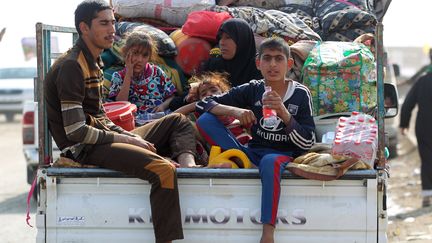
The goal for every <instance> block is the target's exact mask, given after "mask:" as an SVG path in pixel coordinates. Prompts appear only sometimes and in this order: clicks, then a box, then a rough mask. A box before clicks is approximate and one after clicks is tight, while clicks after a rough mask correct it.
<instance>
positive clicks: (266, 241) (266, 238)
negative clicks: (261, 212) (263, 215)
mask: <svg viewBox="0 0 432 243" xmlns="http://www.w3.org/2000/svg"><path fill="white" fill-rule="evenodd" d="M274 229H275V227H274V226H273V225H271V224H264V225H263V231H262V236H261V240H260V243H274Z"/></svg>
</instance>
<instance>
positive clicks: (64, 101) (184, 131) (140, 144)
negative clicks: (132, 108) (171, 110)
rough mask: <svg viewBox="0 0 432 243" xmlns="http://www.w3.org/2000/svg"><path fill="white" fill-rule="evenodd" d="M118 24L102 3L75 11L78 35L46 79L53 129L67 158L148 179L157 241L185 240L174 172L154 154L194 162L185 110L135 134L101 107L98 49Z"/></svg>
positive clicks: (89, 1) (89, 0)
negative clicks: (183, 113)
mask: <svg viewBox="0 0 432 243" xmlns="http://www.w3.org/2000/svg"><path fill="white" fill-rule="evenodd" d="M114 23H115V18H114V12H113V10H112V8H111V7H110V5H109V4H107V3H106V2H105V1H104V0H86V1H84V2H82V3H80V4H79V5H78V7H77V8H76V10H75V27H76V30H77V32H78V34H79V38H78V40H77V41H76V43H75V45H74V46H73V47H72V49H70V50H69V51H68V52H67V53H65V54H64V55H63V56H61V57H60V58H59V59H58V60H56V62H55V63H54V64H53V66H52V67H51V69H50V70H49V72H48V74H47V76H46V79H45V81H44V82H45V90H44V96H45V101H46V104H47V116H48V126H49V130H50V132H51V134H52V136H53V138H54V140H55V142H56V144H57V145H58V147H59V148H60V150H61V151H62V156H64V157H67V158H69V159H72V160H74V161H77V162H79V163H81V164H92V165H96V166H100V167H103V168H108V169H112V170H116V171H121V172H123V173H125V174H127V175H131V176H136V177H138V178H140V179H143V180H146V181H149V183H150V184H151V193H150V205H151V212H152V220H153V227H154V233H155V238H156V242H171V241H172V240H176V239H183V229H182V220H181V213H180V202H179V193H178V186H177V174H176V169H175V167H174V165H173V164H172V163H171V162H170V161H169V160H167V159H165V158H163V157H162V156H160V155H158V154H157V152H161V150H163V149H168V148H169V149H170V152H171V154H172V156H173V158H177V160H178V161H179V162H180V161H181V160H189V161H190V163H194V154H195V149H196V148H195V141H196V140H195V137H194V128H193V126H192V125H191V124H190V122H189V120H188V119H187V118H186V117H185V116H184V115H181V114H172V115H168V116H165V117H163V118H161V119H159V120H158V121H155V122H152V123H150V124H147V125H145V126H142V127H140V128H138V129H135V130H133V131H132V132H127V131H125V130H123V129H122V128H121V127H119V126H116V125H114V123H113V122H112V121H111V120H109V119H108V117H107V116H106V114H105V112H104V110H103V107H102V93H101V92H102V83H103V75H102V70H101V66H102V63H101V58H100V54H101V53H102V51H103V50H104V49H107V48H111V47H112V44H113V42H114V34H115V28H114ZM113 210H114V209H113Z"/></svg>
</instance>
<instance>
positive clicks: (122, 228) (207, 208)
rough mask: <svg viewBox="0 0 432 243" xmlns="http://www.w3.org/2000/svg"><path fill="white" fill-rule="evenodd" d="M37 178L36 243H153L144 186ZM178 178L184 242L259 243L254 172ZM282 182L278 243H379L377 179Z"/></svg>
mask: <svg viewBox="0 0 432 243" xmlns="http://www.w3.org/2000/svg"><path fill="white" fill-rule="evenodd" d="M39 173H40V175H41V177H42V178H44V180H45V181H42V186H41V190H40V193H41V195H40V200H39V207H38V213H37V218H36V220H37V221H38V222H37V226H38V235H37V242H45V240H46V242H104V243H106V242H122V241H123V242H154V237H153V227H152V224H151V216H150V206H149V199H148V198H149V193H150V186H149V184H148V183H147V182H146V181H143V180H140V179H137V178H133V177H129V176H126V175H124V174H122V173H119V172H115V171H111V170H107V169H99V168H95V169H93V168H92V169H87V168H86V169H82V168H76V169H75V168H46V169H42V170H41V171H40V172H39ZM178 177H179V180H178V183H179V191H180V204H181V208H182V218H183V228H184V235H185V240H183V241H182V242H187V243H198V242H218V243H220V242H224V243H231V242H232V243H234V242H236V243H238V242H242V243H248V242H251V243H252V242H258V241H259V238H260V234H261V227H262V226H261V225H260V224H259V219H260V205H261V204H260V201H261V199H260V197H261V181H260V179H259V174H258V170H257V169H232V170H226V169H178ZM282 178H283V179H282V186H281V199H280V205H279V211H278V221H277V226H276V233H275V237H276V242H296V243H306V242H308V243H316V242H323V243H326V242H328V243H335V242H341V243H342V242H343V243H347V242H357V243H359V242H377V231H378V224H379V223H386V222H377V214H378V211H377V210H378V209H377V203H378V201H377V200H378V193H377V174H376V171H374V170H361V171H349V172H348V173H347V174H346V175H344V176H343V177H342V178H340V179H338V180H335V181H330V182H322V181H315V180H307V179H303V178H300V177H298V176H296V175H293V174H291V173H290V172H288V171H286V172H285V173H284V174H283V177H282ZM119 195H120V196H119ZM46 200H48V201H49V202H50V204H49V205H47V204H46V203H45V202H46ZM107 212H109V213H107ZM353 219H355V220H353ZM380 228H383V229H385V227H380ZM378 235H379V237H385V232H380V233H379V234H378Z"/></svg>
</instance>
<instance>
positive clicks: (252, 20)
mask: <svg viewBox="0 0 432 243" xmlns="http://www.w3.org/2000/svg"><path fill="white" fill-rule="evenodd" d="M210 10H211V11H215V12H228V13H229V14H231V16H233V17H234V18H241V19H244V20H246V22H248V23H249V25H250V27H251V28H252V31H253V32H254V33H256V34H260V35H263V36H264V37H271V36H279V37H281V38H283V39H285V40H286V41H287V42H288V43H289V44H292V43H295V42H297V41H299V40H321V37H320V36H319V35H318V34H317V33H315V32H314V31H313V30H312V29H311V28H310V27H309V26H308V25H306V24H305V23H304V22H303V21H302V20H301V19H299V18H298V17H296V16H295V15H293V14H288V13H284V12H282V11H278V10H262V9H259V8H253V7H235V8H229V7H226V6H213V7H211V8H210Z"/></svg>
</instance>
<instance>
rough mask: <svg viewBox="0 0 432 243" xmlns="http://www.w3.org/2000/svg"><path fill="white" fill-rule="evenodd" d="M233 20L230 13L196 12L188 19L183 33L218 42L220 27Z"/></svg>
mask: <svg viewBox="0 0 432 243" xmlns="http://www.w3.org/2000/svg"><path fill="white" fill-rule="evenodd" d="M231 18H232V16H231V15H230V14H229V13H228V12H221V13H218V12H211V11H194V12H192V13H190V14H189V16H188V17H187V20H186V22H185V24H184V25H183V27H182V32H183V33H184V34H186V35H189V36H193V37H200V38H203V39H206V40H208V41H211V42H216V35H217V32H218V30H219V27H220V26H221V25H222V23H223V22H225V21H226V20H228V19H231Z"/></svg>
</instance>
